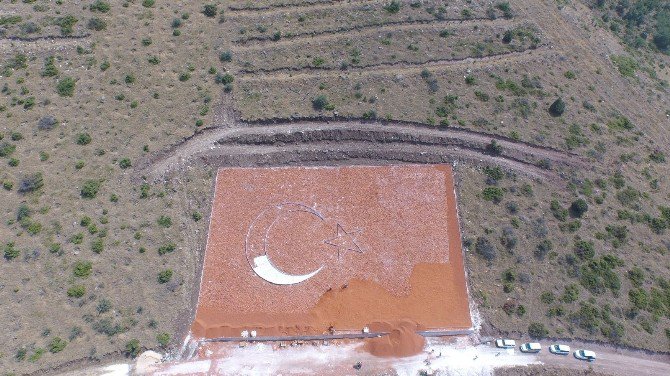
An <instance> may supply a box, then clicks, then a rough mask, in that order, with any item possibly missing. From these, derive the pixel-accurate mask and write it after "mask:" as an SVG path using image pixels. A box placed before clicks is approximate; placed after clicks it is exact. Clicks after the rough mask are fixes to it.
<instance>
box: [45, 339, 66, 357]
mask: <svg viewBox="0 0 670 376" xmlns="http://www.w3.org/2000/svg"><path fill="white" fill-rule="evenodd" d="M65 346H67V341H65V340H63V339H61V338H60V337H54V338H53V339H52V340H51V342H49V346H48V348H49V352H51V353H52V354H55V353H59V352H61V351H63V349H65Z"/></svg>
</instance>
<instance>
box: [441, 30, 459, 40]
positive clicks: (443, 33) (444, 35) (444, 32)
mask: <svg viewBox="0 0 670 376" xmlns="http://www.w3.org/2000/svg"><path fill="white" fill-rule="evenodd" d="M454 34H455V33H454V32H453V31H451V30H448V29H444V30H442V31H440V36H441V37H442V38H447V37H450V36H452V35H454Z"/></svg>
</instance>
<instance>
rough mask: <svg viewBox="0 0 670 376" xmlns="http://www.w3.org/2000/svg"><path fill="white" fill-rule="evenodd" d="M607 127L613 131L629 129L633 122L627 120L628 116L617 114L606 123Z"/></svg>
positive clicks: (631, 127) (632, 126)
mask: <svg viewBox="0 0 670 376" xmlns="http://www.w3.org/2000/svg"><path fill="white" fill-rule="evenodd" d="M607 127H608V128H609V129H611V130H615V131H630V130H632V129H633V128H635V126H634V125H633V123H631V121H630V120H628V118H627V117H625V116H617V117H615V118H614V119H612V120H610V121H609V122H608V123H607Z"/></svg>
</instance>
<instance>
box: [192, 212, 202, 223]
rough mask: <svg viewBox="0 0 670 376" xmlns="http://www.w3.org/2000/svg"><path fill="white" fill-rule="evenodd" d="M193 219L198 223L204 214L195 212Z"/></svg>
mask: <svg viewBox="0 0 670 376" xmlns="http://www.w3.org/2000/svg"><path fill="white" fill-rule="evenodd" d="M192 217H193V220H194V221H195V222H198V221H200V220H201V219H202V214H201V213H200V212H193V215H192Z"/></svg>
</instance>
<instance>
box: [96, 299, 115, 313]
mask: <svg viewBox="0 0 670 376" xmlns="http://www.w3.org/2000/svg"><path fill="white" fill-rule="evenodd" d="M110 309H112V302H110V301H109V300H107V299H104V298H103V299H100V301H99V302H98V305H97V306H96V307H95V310H96V311H97V312H98V314H103V313H105V312H108V311H109V310H110Z"/></svg>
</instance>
